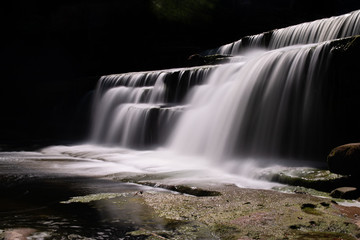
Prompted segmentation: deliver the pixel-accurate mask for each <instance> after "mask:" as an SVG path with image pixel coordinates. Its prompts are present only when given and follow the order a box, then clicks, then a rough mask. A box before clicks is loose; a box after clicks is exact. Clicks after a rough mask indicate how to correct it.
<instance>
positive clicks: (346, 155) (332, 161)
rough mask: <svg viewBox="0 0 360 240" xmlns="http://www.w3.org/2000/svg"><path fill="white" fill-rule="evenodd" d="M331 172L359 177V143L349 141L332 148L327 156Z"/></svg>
mask: <svg viewBox="0 0 360 240" xmlns="http://www.w3.org/2000/svg"><path fill="white" fill-rule="evenodd" d="M327 163H328V167H329V170H330V171H331V172H333V173H338V174H342V175H350V176H352V177H356V178H359V177H360V171H359V169H360V143H350V144H345V145H342V146H338V147H336V148H334V149H333V150H332V151H331V152H330V154H329V155H328V157H327Z"/></svg>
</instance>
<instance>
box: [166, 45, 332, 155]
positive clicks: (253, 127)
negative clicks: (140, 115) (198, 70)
mask: <svg viewBox="0 0 360 240" xmlns="http://www.w3.org/2000/svg"><path fill="white" fill-rule="evenodd" d="M326 48H328V44H321V45H318V46H312V45H310V46H309V45H305V46H296V47H288V48H283V49H279V50H273V51H269V52H262V53H259V52H256V53H255V54H254V53H248V55H247V57H248V58H247V59H246V58H245V59H246V61H244V62H238V63H233V64H227V65H224V66H221V67H219V68H217V69H216V70H214V72H213V73H212V74H211V76H210V77H209V79H208V81H207V84H206V85H201V86H198V87H197V88H196V89H194V90H193V91H194V92H193V93H192V95H191V98H190V99H189V100H188V101H189V105H190V106H191V108H190V109H189V110H187V111H186V112H185V113H184V114H183V115H182V116H181V118H180V119H179V123H178V126H177V128H176V129H175V130H174V132H173V135H172V136H171V139H170V143H169V146H170V148H172V149H175V150H177V151H179V152H181V153H183V154H195V155H201V156H206V157H207V158H212V159H222V158H224V157H225V158H228V157H231V156H232V155H234V154H235V152H239V153H240V154H243V155H245V154H250V155H252V156H257V155H259V156H261V155H265V156H266V157H271V156H273V155H274V156H279V155H284V154H285V155H287V156H295V155H297V154H300V155H303V154H305V153H307V152H310V151H314V149H313V147H314V146H319V142H321V141H320V140H321V136H322V135H321V127H322V125H321V123H322V122H321V89H322V86H321V84H322V82H321V81H320V79H321V77H320V76H319V74H320V73H319V72H317V69H322V70H323V71H324V70H326V61H324V60H325V59H327V58H328V56H326V53H328V52H329V51H326ZM243 60H244V58H243Z"/></svg>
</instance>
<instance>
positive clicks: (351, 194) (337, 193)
mask: <svg viewBox="0 0 360 240" xmlns="http://www.w3.org/2000/svg"><path fill="white" fill-rule="evenodd" d="M330 196H332V197H334V198H343V199H356V198H358V197H359V191H358V190H357V188H354V187H340V188H336V189H335V190H333V191H332V192H331V193H330Z"/></svg>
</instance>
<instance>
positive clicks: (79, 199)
mask: <svg viewBox="0 0 360 240" xmlns="http://www.w3.org/2000/svg"><path fill="white" fill-rule="evenodd" d="M129 194H130V195H131V194H135V193H97V194H90V195H85V196H77V197H72V198H70V199H69V200H67V201H62V202H60V203H63V204H69V203H89V202H92V201H99V200H103V199H112V198H116V197H125V196H129Z"/></svg>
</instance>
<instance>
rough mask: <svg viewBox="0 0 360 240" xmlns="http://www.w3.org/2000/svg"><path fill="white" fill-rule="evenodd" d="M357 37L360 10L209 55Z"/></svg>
mask: <svg viewBox="0 0 360 240" xmlns="http://www.w3.org/2000/svg"><path fill="white" fill-rule="evenodd" d="M358 34H360V10H358V11H354V12H351V13H348V14H344V15H341V16H336V17H331V18H324V19H320V20H317V21H313V22H306V23H302V24H298V25H294V26H290V27H286V28H281V29H276V30H274V31H271V32H267V33H262V34H258V35H255V36H249V37H246V38H244V39H240V40H238V41H236V42H232V43H228V44H226V45H223V46H220V47H219V48H216V49H212V50H210V51H208V52H207V53H208V54H227V55H237V54H239V53H241V52H244V51H247V49H249V48H254V47H267V48H268V49H276V48H281V47H286V46H292V45H296V44H310V43H320V42H324V41H328V40H333V39H338V38H344V37H350V36H354V35H358ZM266 38H268V39H266ZM266 42H268V43H266Z"/></svg>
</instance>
